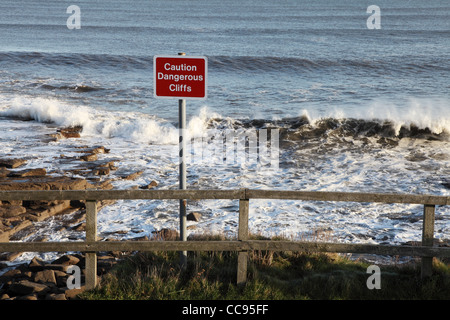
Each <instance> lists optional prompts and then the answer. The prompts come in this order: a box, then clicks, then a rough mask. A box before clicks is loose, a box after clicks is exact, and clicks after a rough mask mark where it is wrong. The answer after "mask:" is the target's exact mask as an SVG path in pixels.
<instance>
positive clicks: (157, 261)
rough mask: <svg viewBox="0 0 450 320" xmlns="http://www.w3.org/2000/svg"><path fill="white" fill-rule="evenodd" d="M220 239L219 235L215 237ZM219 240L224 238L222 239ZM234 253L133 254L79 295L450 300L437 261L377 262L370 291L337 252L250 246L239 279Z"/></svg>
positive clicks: (359, 266) (358, 266) (362, 271)
mask: <svg viewBox="0 0 450 320" xmlns="http://www.w3.org/2000/svg"><path fill="white" fill-rule="evenodd" d="M215 240H218V239H215ZM222 240H223V239H222ZM237 256H238V255H237V253H236V252H189V256H188V265H187V268H186V269H185V270H181V269H180V267H179V262H180V258H179V253H178V252H149V253H137V254H135V255H133V256H132V257H130V258H127V259H126V260H125V261H123V262H121V263H119V264H118V265H117V266H116V267H115V268H114V269H113V270H112V271H111V272H110V273H108V274H107V275H106V276H104V277H103V278H102V281H101V282H100V286H99V287H98V288H97V289H95V290H92V291H87V292H85V293H83V294H82V296H81V298H82V299H87V300H143V299H149V300H185V299H188V300H222V299H226V300H228V299H229V300H242V299H244V300H245V299H247V300H292V299H296V300H303V299H326V300H331V299H332V300H334V299H338V300H348V299H351V300H355V299H364V300H369V299H370V300H375V299H402V300H415V299H420V300H424V299H445V300H448V299H450V266H449V264H446V263H443V262H440V261H439V260H436V259H435V260H434V274H433V276H432V277H431V278H429V279H427V280H421V279H420V265H419V266H415V265H408V266H403V265H390V266H380V269H381V289H372V290H370V289H368V288H367V285H366V282H367V279H368V277H369V276H370V275H371V274H368V273H367V272H366V271H367V267H368V266H369V265H370V264H369V263H364V262H358V261H352V260H349V259H347V258H345V257H342V256H340V255H337V254H325V253H313V254H311V253H309V254H306V253H301V252H300V253H295V252H268V251H263V252H261V251H255V252H250V254H249V269H248V282H247V283H246V284H245V285H242V286H238V285H236V269H237Z"/></svg>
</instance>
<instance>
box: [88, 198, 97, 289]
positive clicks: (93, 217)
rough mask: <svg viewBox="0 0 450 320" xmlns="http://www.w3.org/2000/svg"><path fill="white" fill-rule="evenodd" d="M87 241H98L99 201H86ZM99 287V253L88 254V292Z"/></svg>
mask: <svg viewBox="0 0 450 320" xmlns="http://www.w3.org/2000/svg"><path fill="white" fill-rule="evenodd" d="M86 241H87V242H90V241H97V201H96V200H88V201H86ZM96 286H97V253H96V252H86V290H91V289H94V288H95V287H96Z"/></svg>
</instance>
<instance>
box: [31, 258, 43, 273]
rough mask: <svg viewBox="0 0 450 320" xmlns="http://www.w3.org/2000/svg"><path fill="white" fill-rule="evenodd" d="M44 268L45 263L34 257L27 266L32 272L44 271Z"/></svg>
mask: <svg viewBox="0 0 450 320" xmlns="http://www.w3.org/2000/svg"><path fill="white" fill-rule="evenodd" d="M44 266H45V262H44V261H43V260H41V259H39V258H38V257H34V258H33V259H32V260H31V261H30V263H29V264H28V268H29V269H30V270H31V271H34V272H36V271H42V270H44Z"/></svg>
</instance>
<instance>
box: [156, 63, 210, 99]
mask: <svg viewBox="0 0 450 320" xmlns="http://www.w3.org/2000/svg"><path fill="white" fill-rule="evenodd" d="M157 58H176V59H203V60H205V81H204V82H205V95H204V96H203V97H181V96H158V95H157V94H156V81H157V80H156V59H157ZM207 89H208V58H207V57H205V56H182V55H155V56H153V96H154V97H155V98H157V99H189V100H205V99H206V98H207V97H208V92H207V91H208V90H207Z"/></svg>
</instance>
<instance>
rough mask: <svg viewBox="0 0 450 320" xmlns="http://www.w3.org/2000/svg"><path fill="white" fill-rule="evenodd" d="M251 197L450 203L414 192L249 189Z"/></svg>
mask: <svg viewBox="0 0 450 320" xmlns="http://www.w3.org/2000/svg"><path fill="white" fill-rule="evenodd" d="M247 197H248V198H249V199H280V200H305V201H307V200H310V201H344V202H381V203H410V204H435V205H450V197H446V196H433V195H413V194H388V193H386V194H384V193H356V192H325V191H284V190H247Z"/></svg>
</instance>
